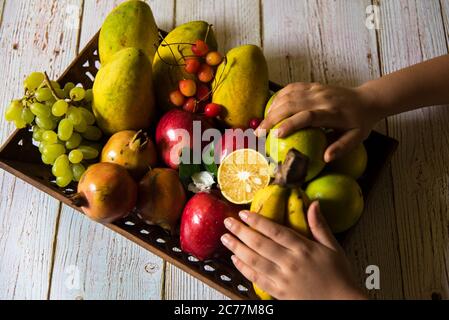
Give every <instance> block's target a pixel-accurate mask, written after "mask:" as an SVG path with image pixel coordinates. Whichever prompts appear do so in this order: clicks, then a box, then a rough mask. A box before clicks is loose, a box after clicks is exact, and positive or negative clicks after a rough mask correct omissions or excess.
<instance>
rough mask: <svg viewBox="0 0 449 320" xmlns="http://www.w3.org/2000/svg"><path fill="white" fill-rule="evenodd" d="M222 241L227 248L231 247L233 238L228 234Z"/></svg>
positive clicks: (222, 237)
mask: <svg viewBox="0 0 449 320" xmlns="http://www.w3.org/2000/svg"><path fill="white" fill-rule="evenodd" d="M220 240H221V242H222V243H223V244H224V245H225V246H226V247H228V246H229V245H230V243H231V237H230V236H229V234H227V233H225V234H224V235H222V236H221V238H220Z"/></svg>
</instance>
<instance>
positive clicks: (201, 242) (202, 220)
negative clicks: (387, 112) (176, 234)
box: [180, 192, 239, 260]
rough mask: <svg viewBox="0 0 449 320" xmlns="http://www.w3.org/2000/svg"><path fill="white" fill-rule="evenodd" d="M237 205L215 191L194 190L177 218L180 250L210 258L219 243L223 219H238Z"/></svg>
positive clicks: (220, 246)
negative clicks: (179, 218) (178, 221)
mask: <svg viewBox="0 0 449 320" xmlns="http://www.w3.org/2000/svg"><path fill="white" fill-rule="evenodd" d="M238 211H239V207H237V206H235V205H233V204H231V203H229V202H228V201H226V200H225V199H223V198H222V197H221V196H220V195H219V194H218V193H205V192H201V193H197V194H196V195H194V196H193V197H192V198H191V199H190V200H189V202H187V204H186V206H185V208H184V212H183V213H182V218H181V229H180V236H181V238H180V240H181V249H182V250H184V251H185V252H187V253H190V254H191V255H193V256H195V257H196V258H198V259H200V260H206V259H209V258H212V257H213V256H214V255H215V254H217V253H219V252H220V251H221V250H222V249H223V246H222V244H221V241H220V238H221V236H222V235H223V234H225V233H226V228H225V226H224V223H223V221H224V219H226V218H228V217H234V218H237V219H238Z"/></svg>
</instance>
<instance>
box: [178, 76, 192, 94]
mask: <svg viewBox="0 0 449 320" xmlns="http://www.w3.org/2000/svg"><path fill="white" fill-rule="evenodd" d="M179 91H181V93H182V94H183V95H184V96H186V97H193V96H194V95H195V94H196V83H195V81H193V80H191V79H185V80H181V81H179Z"/></svg>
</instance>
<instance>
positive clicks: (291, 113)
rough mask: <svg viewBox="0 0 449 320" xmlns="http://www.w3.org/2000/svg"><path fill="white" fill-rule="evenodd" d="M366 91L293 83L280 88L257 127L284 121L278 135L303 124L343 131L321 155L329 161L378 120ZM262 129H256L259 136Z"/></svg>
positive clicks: (299, 127) (361, 136) (264, 127)
mask: <svg viewBox="0 0 449 320" xmlns="http://www.w3.org/2000/svg"><path fill="white" fill-rule="evenodd" d="M372 101H373V99H372V98H371V94H370V92H369V91H368V90H365V89H363V87H359V88H354V89H352V88H343V87H334V86H326V85H322V84H318V83H302V82H298V83H292V84H289V85H288V86H286V87H285V88H284V89H282V90H281V91H279V93H278V94H277V96H276V98H275V99H274V101H273V104H272V105H271V107H270V109H269V112H268V115H267V117H266V118H265V120H264V121H263V122H262V123H261V124H260V126H259V128H258V129H265V130H269V129H271V128H273V126H275V125H276V124H278V123H279V122H281V121H282V120H285V121H284V122H283V123H282V124H281V125H280V127H279V131H278V136H279V137H286V136H288V135H289V134H291V133H293V132H295V131H297V130H299V129H302V128H306V127H326V128H332V129H338V130H341V131H343V132H344V133H343V134H342V136H341V137H340V138H339V139H338V140H337V141H335V142H334V143H332V144H331V145H330V146H329V147H328V148H327V150H326V152H325V154H324V160H325V161H326V162H330V161H332V160H334V159H336V158H338V157H339V156H340V155H342V154H344V153H345V152H347V151H349V150H351V149H352V148H354V147H355V146H357V145H358V144H359V143H360V142H362V141H363V140H364V139H365V138H367V137H368V135H369V133H370V131H371V129H372V128H373V126H374V125H375V124H376V122H377V121H379V120H380V119H381V116H380V115H378V114H377V113H378V112H377V111H375V108H373V107H372V106H373V103H372ZM261 132H262V131H256V135H260V134H261Z"/></svg>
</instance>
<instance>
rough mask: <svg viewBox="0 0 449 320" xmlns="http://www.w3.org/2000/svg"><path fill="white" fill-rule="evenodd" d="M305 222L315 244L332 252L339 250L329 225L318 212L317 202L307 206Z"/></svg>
mask: <svg viewBox="0 0 449 320" xmlns="http://www.w3.org/2000/svg"><path fill="white" fill-rule="evenodd" d="M307 220H308V224H309V227H310V231H311V233H312V235H313V237H314V238H315V240H316V241H317V242H319V243H321V244H322V245H324V246H326V247H328V248H329V249H332V250H334V251H340V250H341V248H340V245H339V244H338V242H337V240H336V239H335V237H334V235H333V234H332V231H331V229H330V227H329V225H328V224H327V222H326V220H325V219H324V217H323V215H322V214H321V212H320V206H319V203H318V201H315V202H313V203H312V204H311V205H310V206H309V210H308V212H307Z"/></svg>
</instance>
